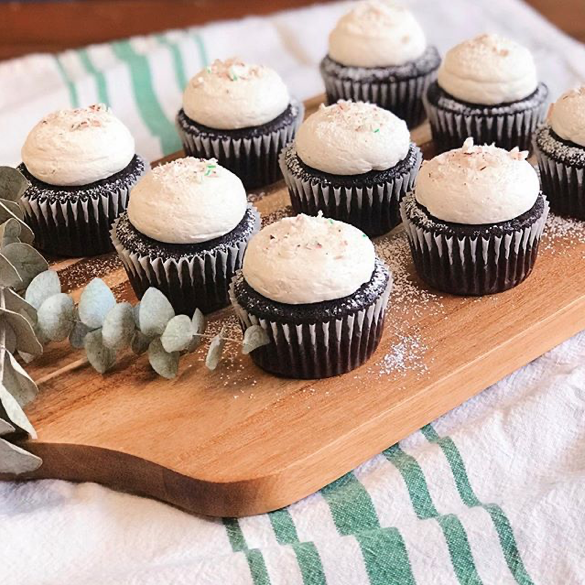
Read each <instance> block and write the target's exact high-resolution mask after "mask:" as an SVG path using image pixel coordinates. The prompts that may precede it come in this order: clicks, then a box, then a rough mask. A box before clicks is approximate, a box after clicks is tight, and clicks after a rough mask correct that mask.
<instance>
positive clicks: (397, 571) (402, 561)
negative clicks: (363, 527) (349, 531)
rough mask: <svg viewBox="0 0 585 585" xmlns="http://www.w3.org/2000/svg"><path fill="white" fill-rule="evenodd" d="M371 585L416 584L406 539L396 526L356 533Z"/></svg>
mask: <svg viewBox="0 0 585 585" xmlns="http://www.w3.org/2000/svg"><path fill="white" fill-rule="evenodd" d="M355 537H356V539H357V541H358V542H359V544H360V548H361V550H362V554H363V556H364V561H365V564H366V571H367V572H368V577H369V578H370V583H371V585H414V583H415V580H414V576H413V574H412V570H411V567H410V561H409V559H408V553H407V551H406V546H405V544H404V540H403V539H402V536H401V535H400V532H398V530H397V529H396V528H383V529H381V530H374V531H371V532H362V533H360V534H356V535H355Z"/></svg>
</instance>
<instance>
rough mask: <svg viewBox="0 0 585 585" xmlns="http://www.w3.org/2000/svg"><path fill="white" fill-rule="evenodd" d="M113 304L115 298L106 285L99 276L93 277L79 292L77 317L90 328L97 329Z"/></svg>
mask: <svg viewBox="0 0 585 585" xmlns="http://www.w3.org/2000/svg"><path fill="white" fill-rule="evenodd" d="M115 304H116V299H115V297H114V294H113V293H112V291H111V290H110V289H109V287H108V285H107V284H106V283H105V282H104V281H103V280H102V279H101V278H94V279H93V280H92V281H91V282H90V283H89V284H88V285H87V286H86V287H85V289H84V291H83V292H82V293H81V298H80V299H79V307H78V311H79V319H80V320H81V322H82V323H84V324H85V325H87V326H88V327H89V328H90V329H97V328H98V327H101V326H102V325H103V323H104V319H105V318H106V315H107V314H108V312H109V311H110V310H111V309H112V307H114V306H115Z"/></svg>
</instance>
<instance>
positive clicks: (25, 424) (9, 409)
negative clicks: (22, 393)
mask: <svg viewBox="0 0 585 585" xmlns="http://www.w3.org/2000/svg"><path fill="white" fill-rule="evenodd" d="M0 403H1V404H2V408H3V409H4V412H5V413H6V416H7V417H8V422H10V423H11V424H13V425H14V426H15V427H18V428H19V429H22V430H23V431H24V432H26V433H27V435H28V436H30V437H32V438H33V439H36V438H37V433H36V432H35V430H34V428H33V426H32V425H31V424H30V422H29V420H28V418H26V414H24V410H22V408H21V406H20V404H18V401H17V400H16V398H14V396H12V394H10V392H8V390H7V389H6V388H5V387H4V386H3V385H2V384H0Z"/></svg>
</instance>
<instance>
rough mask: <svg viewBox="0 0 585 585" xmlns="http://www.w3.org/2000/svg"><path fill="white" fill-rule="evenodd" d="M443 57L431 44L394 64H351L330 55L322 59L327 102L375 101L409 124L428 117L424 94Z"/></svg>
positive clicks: (411, 126)
mask: <svg viewBox="0 0 585 585" xmlns="http://www.w3.org/2000/svg"><path fill="white" fill-rule="evenodd" d="M440 63H441V58H440V56H439V53H438V52H437V50H436V49H435V47H428V48H427V50H426V51H425V53H424V54H423V55H422V56H421V57H420V58H419V59H417V60H415V61H412V62H409V63H406V64H404V65H400V66H394V67H372V68H369V67H348V66H345V65H342V64H341V63H338V62H336V61H334V60H333V59H331V57H329V56H327V57H325V58H324V59H323V60H322V61H321V66H320V69H321V76H322V77H323V81H324V83H325V92H326V94H327V102H328V103H329V104H334V103H335V102H337V101H338V100H340V99H343V100H353V101H363V102H371V103H373V104H376V105H378V106H380V107H381V108H384V109H386V110H390V111H391V112H393V113H394V114H396V115H397V116H398V117H399V118H402V119H403V120H404V121H405V122H406V123H407V124H408V127H409V128H414V127H415V126H418V125H419V124H421V123H422V122H423V121H424V119H425V118H426V114H425V110H424V107H423V103H422V97H423V95H424V94H425V92H426V90H427V88H428V87H429V85H430V84H431V83H432V82H433V80H434V79H435V78H436V76H437V69H438V68H439V65H440Z"/></svg>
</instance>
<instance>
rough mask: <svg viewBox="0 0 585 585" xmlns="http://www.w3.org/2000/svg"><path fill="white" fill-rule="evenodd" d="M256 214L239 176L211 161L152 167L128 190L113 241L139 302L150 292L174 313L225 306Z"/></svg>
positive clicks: (257, 223)
mask: <svg viewBox="0 0 585 585" xmlns="http://www.w3.org/2000/svg"><path fill="white" fill-rule="evenodd" d="M259 227H260V215H259V214H258V212H257V211H256V209H255V208H254V207H252V206H250V205H248V204H247V200H246V191H245V190H244V186H243V185H242V182H241V181H240V179H238V177H236V176H235V175H234V174H233V173H231V172H230V171H228V170H227V169H224V168H223V167H221V166H219V165H218V164H217V161H215V160H214V159H211V160H203V159H196V158H190V157H189V158H183V159H178V160H175V161H173V162H170V163H168V164H166V165H162V166H159V167H156V168H154V169H153V170H152V171H151V172H149V173H147V174H146V175H145V176H144V177H143V178H142V179H141V180H140V181H139V183H138V184H137V185H136V187H135V188H134V189H133V191H132V197H131V198H130V204H129V206H128V211H127V213H124V214H123V215H122V216H121V217H120V218H119V219H118V220H117V221H116V223H115V224H114V227H113V229H112V241H113V243H114V246H115V248H116V251H117V252H118V255H119V256H120V259H121V260H122V263H123V265H124V268H125V269H126V272H127V273H128V278H129V280H130V283H131V284H132V288H133V289H134V292H135V293H136V296H137V297H138V298H141V297H142V295H143V294H144V293H145V292H146V290H147V289H148V288H149V287H151V286H153V287H155V288H158V289H159V290H160V291H162V292H163V293H164V294H165V295H166V297H167V298H168V299H169V301H170V302H171V304H172V305H173V307H174V309H175V311H176V313H178V314H187V315H192V314H193V313H194V312H195V309H196V308H199V309H200V310H201V311H203V312H204V313H209V312H211V311H215V310H216V309H220V308H222V307H225V306H226V305H228V304H229V297H228V288H229V283H230V281H231V279H232V277H233V276H234V274H235V272H236V271H237V270H238V269H240V268H241V266H242V259H243V257H244V250H245V249H246V246H247V244H248V240H249V239H250V238H251V237H252V235H253V234H254V233H256V232H257V231H258V229H259Z"/></svg>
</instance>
